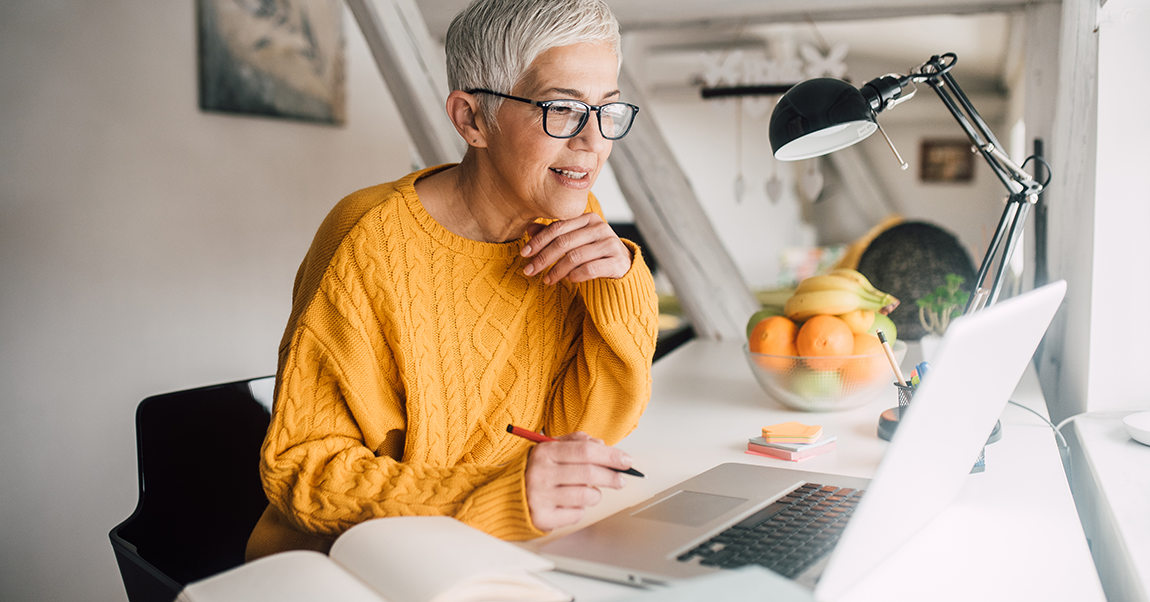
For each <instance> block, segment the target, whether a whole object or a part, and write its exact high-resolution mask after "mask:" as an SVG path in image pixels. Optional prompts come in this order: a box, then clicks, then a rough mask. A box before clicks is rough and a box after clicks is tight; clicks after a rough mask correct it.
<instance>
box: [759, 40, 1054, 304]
mask: <svg viewBox="0 0 1150 602" xmlns="http://www.w3.org/2000/svg"><path fill="white" fill-rule="evenodd" d="M957 62H958V57H957V56H956V55H955V54H954V53H947V54H943V55H935V56H932V57H931V58H930V60H928V61H926V62H925V63H923V64H921V65H919V66H918V67H915V68H914V69H913V70H911V72H910V73H909V74H907V75H884V76H882V77H879V78H876V79H873V80H871V81H869V82H867V83H866V84H865V85H863V86H862V88H858V89H856V88H855V87H854V86H852V85H851V84H849V83H847V82H845V81H843V80H839V79H833V78H818V79H811V80H807V81H804V82H802V83H799V84H797V85H795V86H794V87H792V88H791V89H790V90H788V91H787V93H786V94H784V95H783V97H782V98H781V99H779V102H778V104H776V105H775V110H774V113H772V114H771V123H770V139H771V149H772V150H773V151H774V153H775V158H776V159H778V160H780V161H799V160H802V159H810V158H813V157H821V156H822V155H826V154H829V153H833V152H834V151H837V150H840V149H843V148H846V147H848V146H850V145H852V144H855V143H857V142H861V141H862V140H863V139H865V138H867V137H868V136H870V135H871V134H873V133H874V132H875V131H880V132H881V131H882V127H881V126H880V125H879V123H878V118H877V117H878V114H879V113H881V112H883V111H885V110H886V109H889V108H891V107H894V106H896V105H898V104H900V103H902V102H905V101H907V100H910V99H911V98H912V97H913V96H914V93H915V91H917V84H918V83H919V82H925V83H927V84H928V85H930V87H931V88H934V91H935V92H937V93H938V97H939V98H940V99H941V100H942V102H943V104H944V105H946V108H947V109H948V110H950V113H951V114H952V115H954V118H955V119H956V120H957V121H958V124H959V125H960V126H962V129H963V130H964V131H965V132H966V135H967V136H968V137H969V138H970V142H971V145H972V149H971V150H972V151H973V152H978V153H979V154H980V155H982V158H983V159H985V160H986V162H987V163H988V164H990V168H991V170H993V171H994V174H995V175H996V176H997V177H998V179H999V180H1000V181H1001V182H1002V184H1003V186H1005V187H1006V189H1007V192H1008V193H1009V195H1010V196H1009V199H1008V200H1007V203H1006V208H1005V209H1004V210H1003V213H1002V218H1001V219H1000V220H999V222H998V228H997V230H995V233H994V238H993V239H992V240H991V242H990V247H989V248H988V249H987V251H986V256H985V258H983V260H982V266H981V267H980V268H979V270H978V275H977V276H976V278H975V281H974V291H973V292H972V293H971V295H970V301H969V302H968V303H967V306H966V309H965V311H964V313H970V312H972V311H977V310H978V309H981V308H983V307H986V306H989V305H991V304H993V303H994V302H995V301H997V300H998V294H999V292H1000V291H1001V289H1002V283H1003V275H1004V273H1005V272H1006V266H1007V263H1008V262H1009V260H1010V256H1011V255H1012V254H1013V252H1014V248H1015V246H1016V245H1017V244H1018V238H1019V235H1021V234H1022V227H1023V225H1024V224H1025V223H1026V216H1027V214H1028V213H1029V211H1030V207H1031V206H1032V205H1034V204H1035V203H1037V202H1038V195H1039V193H1041V192H1042V190H1043V188H1044V187H1045V186H1046V185H1047V184H1048V183H1049V182H1050V177H1049V166H1046V162H1045V161H1043V160H1042V158H1041V157H1038V156H1032V157H1030V158H1028V159H1027V160H1026V161H1025V162H1023V164H1022V167H1020V166H1018V165H1016V164H1015V163H1014V162H1013V161H1011V160H1010V157H1008V156H1007V155H1006V153H1004V152H1003V151H1002V145H1001V144H999V142H998V140H997V139H996V138H995V137H994V134H993V133H992V132H991V131H990V128H989V127H988V126H987V125H986V122H985V121H983V120H982V117H981V116H980V115H979V114H978V111H977V110H975V108H974V105H972V104H971V102H970V100H969V99H968V98H967V97H966V94H964V93H963V92H962V88H960V87H959V85H958V83H957V82H955V81H954V78H953V77H951V75H950V71H951V69H953V68H954V65H955V64H956V63H957ZM907 86H913V89H912V90H911V91H910V93H909V94H904V91H905V90H906V87H907ZM882 133H883V137H884V138H886V141H887V144H888V145H889V146H890V148H891V151H893V152H894V154H895V157H896V158H897V159H898V161H899V163H900V164H901V165H902V168H903V169H906V168H907V163H906V162H905V161H903V160H902V157H901V156H900V155H899V154H898V150H897V149H895V147H894V144H893V143H891V141H890V138H889V137H887V135H886V132H882ZM1031 159H1033V160H1035V161H1036V162H1041V163H1042V164H1043V165H1044V166H1045V167H1046V173H1047V174H1048V175H1047V178H1046V181H1045V182H1042V183H1039V182H1038V181H1036V180H1035V179H1034V176H1031V175H1030V174H1028V173H1026V172H1025V171H1024V170H1023V167H1025V165H1026V163H1029V162H1030V161H1031ZM1004 240H1005V246H1004V245H1003V241H1004ZM1000 251H1001V260H1000V261H999V263H998V269H997V271H996V273H995V276H994V281H993V284H992V285H991V287H990V288H989V289H987V288H985V286H984V281H985V280H986V276H987V274H988V273H989V272H990V269H991V267H992V265H993V264H994V259H995V257H996V256H998V255H999V252H1000Z"/></svg>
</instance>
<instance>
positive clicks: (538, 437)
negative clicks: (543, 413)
mask: <svg viewBox="0 0 1150 602" xmlns="http://www.w3.org/2000/svg"><path fill="white" fill-rule="evenodd" d="M507 432H509V433H511V434H512V435H517V436H519V437H523V438H524V439H527V440H528V441H534V442H536V443H546V442H548V441H555V440H556V439H554V438H552V437H548V436H547V435H544V434H543V433H536V432H535V431H529V430H527V429H525V428H520V427H517V426H515V425H513V424H509V425H507ZM608 468H610V467H608ZM611 470H614V471H615V472H621V473H624V474H629V475H634V476H636V477H645V476H646V475H644V474H643V473H641V472H639V471H637V470H635V469H634V468H628V469H626V470H623V469H619V468H611Z"/></svg>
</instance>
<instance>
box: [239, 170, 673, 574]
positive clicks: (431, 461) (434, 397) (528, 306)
mask: <svg viewBox="0 0 1150 602" xmlns="http://www.w3.org/2000/svg"><path fill="white" fill-rule="evenodd" d="M447 167H450V166H440V167H436V168H431V169H427V170H423V171H421V172H416V173H413V174H411V175H409V176H407V177H405V178H403V179H402V180H399V181H397V182H394V183H390V184H383V185H380V186H376V187H373V188H368V189H365V190H361V191H359V192H357V193H355V194H352V195H351V196H349V197H347V198H345V199H344V200H343V201H341V202H340V203H339V204H338V205H336V207H335V208H334V209H333V210H332V212H331V213H330V214H329V216H328V218H327V219H326V220H325V221H324V224H323V225H322V226H321V227H320V230H319V232H318V233H317V235H316V238H315V240H314V241H313V243H312V247H311V249H310V250H309V252H308V255H307V257H306V258H305V260H304V262H303V264H302V265H301V266H300V270H299V273H298V274H297V277H296V283H295V292H294V299H293V306H292V315H291V318H290V319H289V323H288V327H287V329H286V331H285V333H284V339H283V342H282V343H281V346H280V357H279V369H278V377H277V382H276V405H275V411H274V412H273V415H272V422H271V426H270V427H269V430H268V435H267V438H266V440H265V442H264V446H263V450H262V457H261V464H260V471H261V475H262V478H263V484H264V489H265V491H266V492H267V495H268V499H269V500H270V501H271V505H270V506H269V508H268V511H267V512H265V514H264V517H263V518H262V519H261V520H260V523H259V524H258V525H257V527H256V529H255V531H254V532H253V534H252V538H251V541H250V542H249V548H248V555H249V558H254V557H258V556H262V555H266V554H268V553H272V552H276V551H281V550H283V549H289V548H311V549H326V548H327V547H328V546H330V542H331V541H332V540H333V539H334V538H335V537H336V536H338V535H339V534H340V533H342V532H343V531H345V530H347V529H348V528H350V527H351V526H353V525H355V524H357V523H360V522H363V521H365V520H367V519H370V518H374V517H380V516H396V515H413V514H442V515H448V516H454V517H456V518H458V519H460V520H461V521H463V522H466V523H468V524H470V525H472V526H475V527H477V528H479V529H482V530H484V531H487V532H488V533H491V534H493V535H496V536H498V537H502V538H505V539H528V538H532V537H537V536H540V535H543V533H541V532H540V531H538V530H537V529H536V528H535V527H534V525H532V523H531V519H530V515H529V512H528V508H527V501H526V496H525V493H524V482H523V473H524V469H525V467H526V462H527V452H528V450H529V449H530V444H529V443H528V442H526V441H524V440H523V439H520V438H518V437H514V436H511V435H509V434H507V432H506V431H505V428H506V426H507V424H509V423H514V424H517V425H520V426H524V427H527V428H531V429H536V430H543V431H545V432H547V433H548V434H551V435H554V436H558V435H562V434H565V433H569V432H574V431H577V430H583V431H586V432H588V433H590V434H592V435H593V436H596V437H599V438H601V439H603V440H605V441H606V442H608V443H609V444H614V443H615V442H617V441H619V440H620V439H621V438H623V437H624V436H625V435H626V434H627V433H629V432H630V431H631V430H632V429H634V428H635V426H636V425H637V424H638V421H639V416H640V415H641V414H642V411H643V409H644V407H645V406H646V403H647V400H648V398H649V396H650V367H651V357H652V355H653V354H654V350H655V338H656V335H657V332H658V325H657V321H658V320H657V306H656V305H657V304H656V297H655V289H654V284H653V282H652V279H651V274H650V271H649V270H648V269H647V267H646V265H645V264H644V263H643V258H642V255H641V254H640V252H639V249H638V247H636V246H635V245H634V244H632V243H630V242H629V241H625V244H627V246H628V248H630V249H631V251H632V253H633V254H634V262H633V265H632V267H631V270H630V271H629V272H628V273H627V275H626V276H624V277H623V278H621V279H618V280H609V279H599V280H595V281H592V282H588V283H581V284H578V285H572V284H570V283H566V282H563V283H560V284H557V285H552V286H548V285H545V284H543V281H542V278H541V276H539V275H536V276H533V277H527V276H524V275H523V268H524V267H525V265H526V263H527V260H526V259H524V258H522V257H520V255H519V251H520V249H522V247H523V244H524V243H525V242H526V240H527V239H526V236H525V237H524V238H522V239H520V240H517V241H514V242H510V243H503V244H490V243H480V242H476V241H472V240H468V239H464V238H462V237H459V236H456V235H454V234H452V233H451V232H450V231H448V230H446V229H445V228H443V227H442V226H440V225H439V224H438V223H437V222H436V221H435V220H434V219H432V218H431V216H430V215H428V214H427V212H426V211H424V209H423V206H422V204H421V203H420V201H419V198H418V197H417V196H416V194H415V188H414V183H415V181H416V179H417V178H419V177H422V176H424V175H427V174H430V173H433V172H434V171H437V170H441V169H446V168H447ZM588 210H590V211H596V212H599V213H600V215H601V212H600V211H599V208H598V204H597V203H596V201H595V200H594V197H592V196H590V195H589V201H588Z"/></svg>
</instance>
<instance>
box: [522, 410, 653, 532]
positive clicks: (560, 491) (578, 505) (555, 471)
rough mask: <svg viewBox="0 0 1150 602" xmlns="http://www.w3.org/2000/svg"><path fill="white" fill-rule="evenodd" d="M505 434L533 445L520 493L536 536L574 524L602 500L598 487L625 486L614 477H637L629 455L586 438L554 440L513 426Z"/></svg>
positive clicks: (581, 435) (583, 435)
mask: <svg viewBox="0 0 1150 602" xmlns="http://www.w3.org/2000/svg"><path fill="white" fill-rule="evenodd" d="M507 432H509V433H511V434H513V435H517V436H520V437H523V438H525V439H529V440H531V441H535V442H536V443H538V444H539V445H537V446H535V447H534V448H533V449H532V450H531V452H530V455H529V456H528V458H527V469H526V471H525V473H524V488H525V493H526V495H527V506H528V510H529V511H530V513H531V522H532V523H533V524H534V525H535V527H536V528H537V529H539V530H541V531H552V530H554V529H557V528H559V527H564V526H567V525H571V524H574V523H577V522H579V520H580V519H582V518H583V514H584V511H585V510H586V509H587V508H590V507H591V506H594V505H596V504H598V503H599V501H600V500H601V499H602V498H603V494H602V492H601V491H600V488H603V487H606V488H609V489H621V488H622V487H623V486H624V485H625V484H626V481H625V479H624V478H623V476H622V475H621V474H619V473H626V474H633V475H637V476H643V475H642V473H640V472H639V471H637V470H635V469H634V468H631V457H630V456H628V455H627V454H625V453H623V452H622V451H621V450H618V449H616V448H614V447H610V446H608V445H606V444H604V442H603V441H602V440H600V439H596V438H594V437H592V436H591V435H588V434H587V433H583V432H578V433H571V434H569V435H563V436H562V437H559V438H557V439H556V438H552V437H548V436H546V435H542V434H540V433H536V432H534V431H529V430H526V429H521V428H519V427H516V426H513V425H507Z"/></svg>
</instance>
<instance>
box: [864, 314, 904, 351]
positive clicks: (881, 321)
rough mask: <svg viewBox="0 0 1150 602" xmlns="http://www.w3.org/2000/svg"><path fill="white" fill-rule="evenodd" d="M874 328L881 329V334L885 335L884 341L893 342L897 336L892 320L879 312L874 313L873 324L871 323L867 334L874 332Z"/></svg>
mask: <svg viewBox="0 0 1150 602" xmlns="http://www.w3.org/2000/svg"><path fill="white" fill-rule="evenodd" d="M876 330H881V331H882V334H883V336H885V337H886V342H888V343H891V344H893V343H894V342H895V339H897V338H898V329H897V328H895V327H894V321H893V320H891V319H890V317H888V316H884V315H882V314H880V313H875V315H874V324H871V327H870V330H868V331H867V332H868V333H869V334H876V333H875V331H876Z"/></svg>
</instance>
